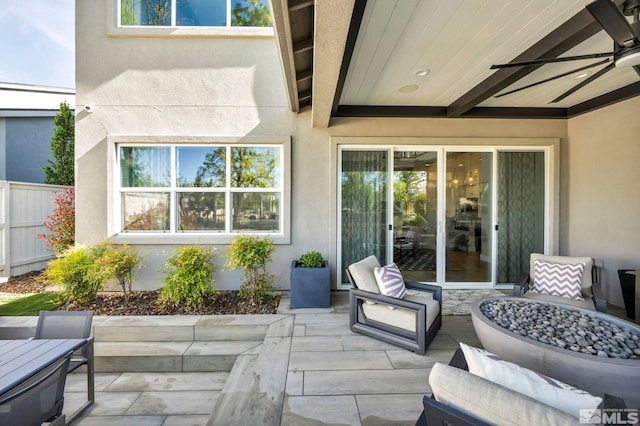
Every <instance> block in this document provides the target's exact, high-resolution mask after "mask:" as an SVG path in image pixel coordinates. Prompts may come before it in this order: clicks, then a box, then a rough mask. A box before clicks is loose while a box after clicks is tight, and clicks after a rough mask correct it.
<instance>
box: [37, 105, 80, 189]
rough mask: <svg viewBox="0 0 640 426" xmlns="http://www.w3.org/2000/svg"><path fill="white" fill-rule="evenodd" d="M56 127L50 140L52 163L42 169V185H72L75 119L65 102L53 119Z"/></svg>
mask: <svg viewBox="0 0 640 426" xmlns="http://www.w3.org/2000/svg"><path fill="white" fill-rule="evenodd" d="M53 124H54V125H55V126H56V127H55V129H54V131H53V138H52V139H51V142H50V146H51V155H52V156H53V158H54V161H51V160H49V165H48V166H45V167H44V168H43V170H44V183H49V184H53V185H69V186H73V184H74V165H73V162H74V125H75V117H74V116H73V113H72V112H71V109H69V105H68V104H67V103H66V102H63V103H61V104H60V112H59V113H58V114H57V115H56V117H55V118H54V119H53Z"/></svg>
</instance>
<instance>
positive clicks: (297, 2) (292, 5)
mask: <svg viewBox="0 0 640 426" xmlns="http://www.w3.org/2000/svg"><path fill="white" fill-rule="evenodd" d="M312 6H313V0H291V1H290V2H289V12H294V11H296V10H300V9H304V8H305V7H312Z"/></svg>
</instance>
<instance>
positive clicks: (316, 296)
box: [291, 260, 330, 309]
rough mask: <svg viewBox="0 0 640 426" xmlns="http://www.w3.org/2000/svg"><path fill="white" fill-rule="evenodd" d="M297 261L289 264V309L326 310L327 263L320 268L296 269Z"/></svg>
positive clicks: (328, 287) (327, 295)
mask: <svg viewBox="0 0 640 426" xmlns="http://www.w3.org/2000/svg"><path fill="white" fill-rule="evenodd" d="M297 263H298V261H297V260H294V261H293V262H292V263H291V308H292V309H295V308H328V307H329V306H330V302H329V290H330V279H329V263H328V262H327V261H323V262H322V267H321V268H298V267H296V264H297Z"/></svg>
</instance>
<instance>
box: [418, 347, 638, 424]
mask: <svg viewBox="0 0 640 426" xmlns="http://www.w3.org/2000/svg"><path fill="white" fill-rule="evenodd" d="M451 367H455V368H451ZM429 383H430V384H432V383H433V385H432V388H435V390H434V391H433V394H432V395H431V396H424V397H423V398H422V404H423V407H424V410H423V411H422V414H421V415H420V418H419V419H418V421H417V422H416V426H425V425H426V426H432V425H450V426H489V425H495V424H501V423H503V421H501V419H502V420H503V419H504V418H505V417H508V418H509V421H510V422H511V423H512V424H518V421H517V420H516V419H515V418H514V417H511V416H520V417H525V419H521V420H522V421H521V423H519V424H558V425H559V424H572V425H573V424H577V423H578V418H577V417H576V418H572V417H571V416H569V415H568V414H567V413H565V412H563V411H560V410H558V409H557V408H554V407H551V406H548V405H546V404H544V403H542V402H540V401H537V400H536V399H533V398H531V397H528V396H525V395H522V394H520V393H518V392H517V391H514V390H511V389H509V388H507V387H504V386H502V385H500V384H497V383H495V382H493V381H489V380H487V379H484V378H482V377H480V376H476V375H474V374H471V373H470V372H469V371H468V366H467V360H466V359H465V357H464V353H463V352H462V349H460V348H458V349H457V350H456V352H455V353H454V355H453V357H452V358H451V361H449V365H448V366H445V365H439V363H437V364H436V365H434V367H433V368H432V370H431V373H430V376H429ZM438 391H442V393H444V394H445V395H442V394H437V393H436V392H438ZM600 407H602V408H605V409H611V410H612V411H613V410H623V409H624V408H626V403H625V401H624V399H622V398H618V397H616V396H613V395H608V394H605V395H604V397H603V401H602V402H601V405H600ZM525 420H526V421H525ZM581 423H582V422H581ZM587 423H591V422H590V421H588V422H587Z"/></svg>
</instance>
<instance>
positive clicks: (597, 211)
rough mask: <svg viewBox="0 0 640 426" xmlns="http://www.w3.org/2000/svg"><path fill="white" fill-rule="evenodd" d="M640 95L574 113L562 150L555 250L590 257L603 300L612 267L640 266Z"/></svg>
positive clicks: (614, 291)
mask: <svg viewBox="0 0 640 426" xmlns="http://www.w3.org/2000/svg"><path fill="white" fill-rule="evenodd" d="M638 117H640V98H638V97H636V98H634V99H630V100H628V101H625V102H620V103H618V104H615V105H612V106H609V107H606V108H603V109H600V110H597V111H594V112H591V113H589V114H585V115H582V116H579V117H575V118H573V119H571V120H569V123H568V140H567V143H566V144H565V146H564V148H563V152H562V159H563V160H562V170H563V176H565V178H564V180H563V188H562V192H561V193H562V194H563V195H562V198H561V205H562V210H561V229H562V230H563V232H562V233H561V246H560V248H561V254H567V253H571V254H575V255H583V256H592V257H594V258H595V259H596V263H597V264H598V265H600V266H602V267H603V273H602V282H603V287H604V288H605V289H606V295H607V297H608V299H609V301H610V302H611V303H613V304H615V305H618V306H623V302H622V293H621V291H620V284H619V280H618V272H617V270H618V269H637V268H640V220H638V212H640V190H638V186H637V183H638V182H640V165H639V164H638V160H639V159H640V120H638Z"/></svg>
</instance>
